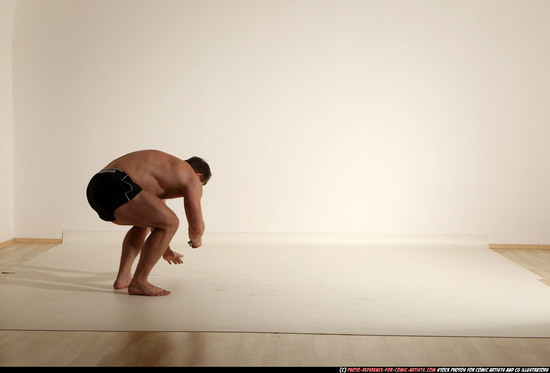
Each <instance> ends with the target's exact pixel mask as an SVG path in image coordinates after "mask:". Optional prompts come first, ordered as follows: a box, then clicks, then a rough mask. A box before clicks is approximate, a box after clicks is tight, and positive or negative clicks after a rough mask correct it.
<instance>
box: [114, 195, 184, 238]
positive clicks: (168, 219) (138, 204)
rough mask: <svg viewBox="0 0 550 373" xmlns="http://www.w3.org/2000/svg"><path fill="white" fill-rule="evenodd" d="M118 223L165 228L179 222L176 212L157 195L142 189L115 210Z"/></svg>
mask: <svg viewBox="0 0 550 373" xmlns="http://www.w3.org/2000/svg"><path fill="white" fill-rule="evenodd" d="M114 216H115V219H116V220H115V221H113V223H115V224H118V225H134V226H138V227H149V228H157V229H163V228H167V227H172V226H174V225H177V224H178V218H177V216H176V214H175V213H174V212H173V211H172V210H171V209H170V208H169V207H168V206H166V204H165V203H164V202H163V201H162V200H161V199H160V198H158V197H156V196H155V195H153V194H151V193H149V192H147V191H145V190H142V191H141V192H140V193H139V194H138V195H137V196H135V197H134V198H133V199H132V200H131V201H129V202H127V203H125V204H124V205H122V206H120V207H119V208H117V209H116V210H115V212H114Z"/></svg>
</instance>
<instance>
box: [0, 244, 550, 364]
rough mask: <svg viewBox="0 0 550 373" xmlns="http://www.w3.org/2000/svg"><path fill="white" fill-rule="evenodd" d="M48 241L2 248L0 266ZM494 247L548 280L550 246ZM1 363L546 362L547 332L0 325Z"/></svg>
mask: <svg viewBox="0 0 550 373" xmlns="http://www.w3.org/2000/svg"><path fill="white" fill-rule="evenodd" d="M53 246H55V245H54V244H37V243H29V244H23V243H16V244H12V245H10V246H8V247H5V248H3V249H0V269H1V270H2V271H6V270H9V268H10V267H13V266H15V265H17V264H19V263H22V262H24V261H26V260H28V259H30V258H32V257H33V256H35V255H38V254H40V253H42V252H44V251H46V250H48V249H50V248H51V247H53ZM495 251H497V252H499V253H500V254H501V255H503V256H505V257H506V258H508V259H510V260H512V261H514V262H516V263H517V264H518V265H521V266H523V267H525V268H527V269H529V270H530V271H532V272H534V273H536V274H537V275H538V276H540V277H541V281H543V282H544V283H545V284H547V285H549V286H550V250H537V249H498V250H495ZM6 301H9V300H6V299H2V302H6ZM549 320H550V315H549ZM0 366H4V367H5V366H113V367H114V366H218V367H220V366H223V367H229V366H336V367H339V366H348V367H350V366H361V367H366V366H378V367H389V366H392V367H395V366H423V367H440V366H447V367H449V366H457V367H459V366H468V367H477V366H483V367H498V366H508V367H510V366H522V367H523V366H539V367H548V366H550V338H464V337H406V336H403V337H396V336H351V335H313V334H273V333H195V332H193V333H188V332H85V331H83V332H72V331H70V332H67V331H9V330H0Z"/></svg>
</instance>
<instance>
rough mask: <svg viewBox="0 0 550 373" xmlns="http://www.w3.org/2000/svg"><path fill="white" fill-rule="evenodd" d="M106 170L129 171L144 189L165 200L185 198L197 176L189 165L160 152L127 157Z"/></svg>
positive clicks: (144, 152) (146, 151) (144, 151)
mask: <svg viewBox="0 0 550 373" xmlns="http://www.w3.org/2000/svg"><path fill="white" fill-rule="evenodd" d="M105 168H117V169H119V170H122V171H124V172H126V173H127V174H128V175H129V176H130V177H131V178H132V180H133V181H134V182H135V183H137V184H138V185H139V186H141V188H142V189H143V190H146V191H148V192H150V193H152V194H154V195H155V196H157V197H158V198H161V199H168V198H178V197H183V196H184V195H185V189H186V187H187V186H188V184H189V183H192V182H196V176H195V173H194V171H193V169H192V168H191V166H190V165H189V164H188V163H187V162H185V161H184V160H181V159H179V158H177V157H174V156H172V155H170V154H166V153H163V152H161V151H158V150H141V151H137V152H133V153H129V154H126V155H124V156H122V157H120V158H117V159H115V160H114V161H112V162H111V163H109V164H108V165H107V166H105Z"/></svg>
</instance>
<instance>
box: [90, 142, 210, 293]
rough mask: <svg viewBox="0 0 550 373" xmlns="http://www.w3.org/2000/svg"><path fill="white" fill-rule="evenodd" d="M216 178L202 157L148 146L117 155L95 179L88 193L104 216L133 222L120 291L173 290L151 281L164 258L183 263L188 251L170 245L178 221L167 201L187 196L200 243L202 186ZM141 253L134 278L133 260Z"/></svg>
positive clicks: (192, 231) (193, 242)
mask: <svg viewBox="0 0 550 373" xmlns="http://www.w3.org/2000/svg"><path fill="white" fill-rule="evenodd" d="M211 176H212V174H211V172H210V167H209V166H208V164H207V163H206V162H205V161H204V160H202V159H201V158H198V157H193V158H190V159H188V160H186V161H183V160H181V159H179V158H176V157H174V156H172V155H169V154H166V153H163V152H160V151H156V150H143V151H137V152H134V153H130V154H127V155H124V156H122V157H120V158H118V159H115V160H114V161H112V162H111V163H109V164H108V165H107V166H105V168H104V169H103V170H101V171H100V172H99V173H97V174H96V175H95V176H94V177H93V178H92V179H91V181H90V183H89V184H88V188H87V191H86V194H87V197H88V202H89V203H90V206H92V208H93V209H94V210H95V211H96V212H97V213H98V214H99V217H100V218H101V219H103V220H105V221H111V222H113V223H114V224H118V225H131V226H133V227H132V228H131V229H130V230H129V231H128V233H127V234H126V236H125V238H124V241H123V243H122V255H121V259H120V267H119V270H118V275H117V278H116V281H115V283H114V288H115V289H124V288H128V293H129V294H132V295H149V296H159V295H168V294H170V292H169V291H167V290H164V289H161V288H159V287H156V286H154V285H152V284H150V283H149V281H148V277H149V274H150V273H151V270H152V269H153V267H154V266H155V264H156V263H157V262H158V261H159V259H160V258H161V257H163V258H164V259H165V260H166V261H168V263H170V264H172V263H174V264H180V263H183V261H182V259H181V258H182V256H183V255H181V254H178V253H176V252H174V251H172V250H171V249H170V247H169V244H170V241H171V240H172V237H173V236H174V234H175V233H176V231H177V229H178V226H179V220H178V217H177V216H176V214H175V213H174V212H173V211H172V210H171V209H170V208H168V206H166V204H165V201H164V200H166V199H168V198H178V197H183V199H184V204H183V205H184V209H185V214H186V217H187V222H188V225H189V240H190V241H189V245H190V246H191V247H193V248H197V247H200V246H201V245H202V235H203V233H204V221H203V217H202V209H201V197H202V187H203V185H205V184H206V183H207V182H208V180H209V179H210V177H211ZM149 232H151V233H150V234H149ZM147 234H149V236H148V237H147ZM140 253H141V255H140V258H139V261H138V264H137V267H136V270H135V273H134V276H133V277H132V274H131V269H132V264H133V262H134V260H135V259H136V257H137V256H138V254H140Z"/></svg>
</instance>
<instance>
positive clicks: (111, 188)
mask: <svg viewBox="0 0 550 373" xmlns="http://www.w3.org/2000/svg"><path fill="white" fill-rule="evenodd" d="M139 192H141V187H140V186H139V185H137V184H136V183H134V182H133V181H132V179H130V176H128V175H127V174H126V172H124V171H121V170H118V169H116V168H106V169H104V170H101V171H100V172H98V173H97V174H95V175H94V177H92V180H90V183H89V184H88V188H87V189H86V196H87V197H88V203H90V206H92V208H93V209H94V210H95V211H96V212H97V213H98V215H99V217H100V218H101V219H103V220H105V221H114V220H116V219H115V216H114V215H113V214H114V212H115V210H116V209H117V208H119V207H120V206H122V205H124V204H125V203H126V202H129V201H131V200H132V198H134V197H135V196H137V195H138V194H139Z"/></svg>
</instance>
